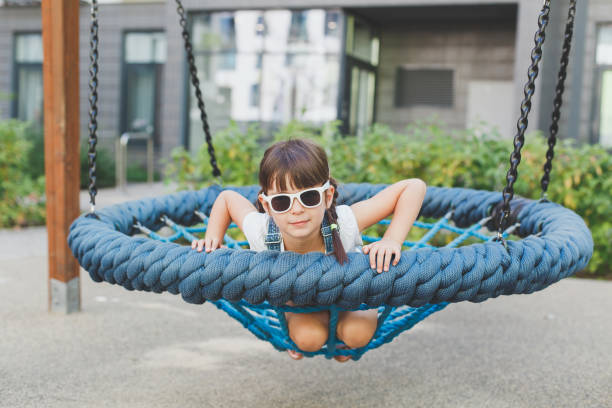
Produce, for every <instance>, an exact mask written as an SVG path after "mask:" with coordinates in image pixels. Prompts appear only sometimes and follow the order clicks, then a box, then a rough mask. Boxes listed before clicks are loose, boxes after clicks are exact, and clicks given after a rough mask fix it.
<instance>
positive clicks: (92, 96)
mask: <svg viewBox="0 0 612 408" xmlns="http://www.w3.org/2000/svg"><path fill="white" fill-rule="evenodd" d="M90 10H91V28H90V31H89V150H88V152H87V157H88V162H89V203H90V213H91V214H93V213H95V209H96V194H97V192H98V190H97V188H96V145H97V144H98V1H97V0H92V1H91V9H90Z"/></svg>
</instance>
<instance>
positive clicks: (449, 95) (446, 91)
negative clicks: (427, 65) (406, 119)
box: [395, 67, 454, 107]
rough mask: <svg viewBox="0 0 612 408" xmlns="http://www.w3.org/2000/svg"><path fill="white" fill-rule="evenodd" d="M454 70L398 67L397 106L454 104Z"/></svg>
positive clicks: (445, 105) (442, 105) (447, 105)
mask: <svg viewBox="0 0 612 408" xmlns="http://www.w3.org/2000/svg"><path fill="white" fill-rule="evenodd" d="M453 96H454V94H453V71H452V70H449V69H407V68H403V67H400V68H398V69H397V76H396V84H395V106H397V107H410V106H415V105H428V106H440V107H452V106H453Z"/></svg>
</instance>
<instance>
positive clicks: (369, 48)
mask: <svg viewBox="0 0 612 408" xmlns="http://www.w3.org/2000/svg"><path fill="white" fill-rule="evenodd" d="M346 25H347V27H346V53H347V55H350V56H351V57H354V58H356V59H358V60H360V61H363V62H366V63H369V64H371V65H373V66H377V65H378V54H379V48H380V42H379V39H378V36H377V35H376V33H375V30H374V29H373V27H372V26H370V25H369V24H368V23H366V22H365V21H363V20H361V19H360V18H357V17H355V16H349V17H348V18H347V23H346Z"/></svg>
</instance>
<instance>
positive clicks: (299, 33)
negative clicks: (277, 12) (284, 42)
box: [289, 11, 308, 42]
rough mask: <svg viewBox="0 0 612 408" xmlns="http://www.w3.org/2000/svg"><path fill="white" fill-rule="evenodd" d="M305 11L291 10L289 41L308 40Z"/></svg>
mask: <svg viewBox="0 0 612 408" xmlns="http://www.w3.org/2000/svg"><path fill="white" fill-rule="evenodd" d="M307 13H308V12H307V11H293V12H292V13H291V25H290V27H289V42H308V28H307V26H306V19H307V16H308V14H307Z"/></svg>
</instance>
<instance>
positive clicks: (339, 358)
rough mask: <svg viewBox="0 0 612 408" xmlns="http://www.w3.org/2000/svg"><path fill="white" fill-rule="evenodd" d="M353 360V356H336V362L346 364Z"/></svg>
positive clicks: (346, 348)
mask: <svg viewBox="0 0 612 408" xmlns="http://www.w3.org/2000/svg"><path fill="white" fill-rule="evenodd" d="M336 348H337V349H339V350H348V349H349V348H348V347H347V346H338V347H336ZM352 358H353V357H351V356H334V360H336V361H337V362H339V363H346V362H347V361H349V360H350V359H352Z"/></svg>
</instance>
